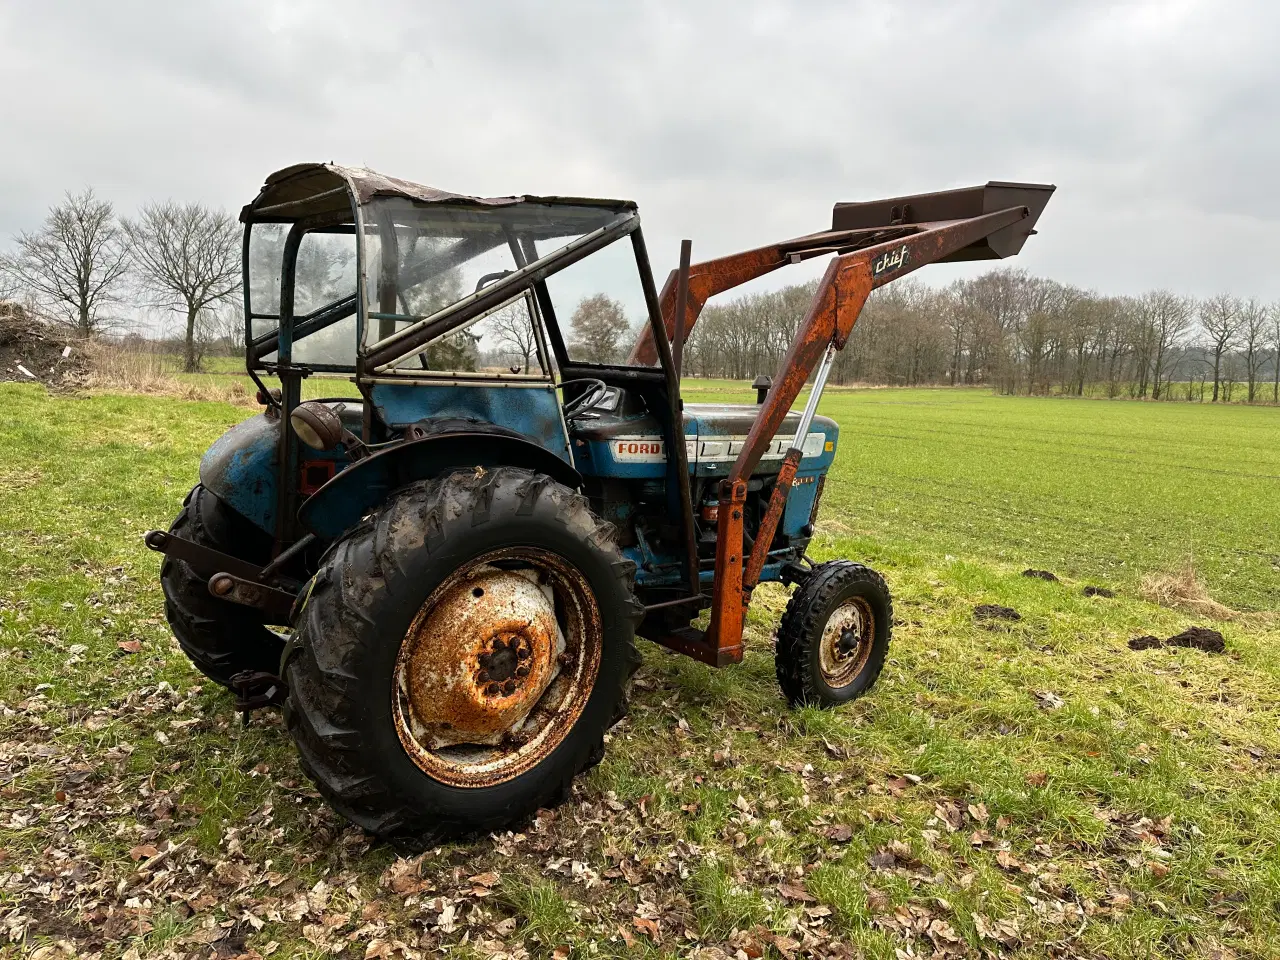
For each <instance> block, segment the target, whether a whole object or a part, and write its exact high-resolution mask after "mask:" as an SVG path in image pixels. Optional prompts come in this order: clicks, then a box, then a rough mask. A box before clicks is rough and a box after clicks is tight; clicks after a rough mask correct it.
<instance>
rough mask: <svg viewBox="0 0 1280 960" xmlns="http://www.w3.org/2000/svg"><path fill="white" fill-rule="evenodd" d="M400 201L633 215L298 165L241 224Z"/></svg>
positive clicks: (562, 200) (270, 182)
mask: <svg viewBox="0 0 1280 960" xmlns="http://www.w3.org/2000/svg"><path fill="white" fill-rule="evenodd" d="M379 197H399V198H401V199H405V200H411V201H413V203H415V204H424V205H426V204H449V205H453V206H474V207H511V206H515V205H517V204H522V203H528V204H554V205H566V206H568V205H572V206H578V207H583V206H593V207H602V208H605V209H609V210H616V211H618V212H623V211H634V210H635V209H636V205H635V204H634V203H633V202H631V201H630V200H601V199H591V198H587V197H539V196H530V195H524V196H512V197H472V196H467V195H465V194H461V193H451V192H449V191H448V190H437V189H436V188H435V187H428V186H424V185H423V184H420V183H413V182H411V181H409V180H401V179H399V178H398V177H388V176H386V175H384V174H381V173H377V172H375V171H373V170H369V169H367V168H365V167H344V166H340V165H338V164H334V163H299V164H294V165H293V166H291V167H285V168H284V169H283V170H277V171H276V172H275V173H273V174H271V175H270V176H269V177H267V180H266V183H264V184H263V186H262V190H261V191H259V193H258V196H257V197H256V198H255V199H254V201H253V202H252V203H250V204H248V205H247V206H245V207H244V209H243V210H241V211H240V221H241V222H242V223H256V222H263V221H277V222H278V221H286V222H287V221H293V220H300V219H302V218H303V217H310V216H315V215H319V214H327V213H341V212H343V211H347V210H350V209H351V206H352V203H353V202H354V203H355V204H357V205H360V206H363V205H364V204H367V203H369V202H370V201H372V200H374V199H375V198H379Z"/></svg>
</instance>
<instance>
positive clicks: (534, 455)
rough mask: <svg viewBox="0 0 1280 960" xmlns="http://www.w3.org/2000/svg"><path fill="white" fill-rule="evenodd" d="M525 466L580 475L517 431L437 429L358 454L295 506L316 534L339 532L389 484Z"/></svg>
mask: <svg viewBox="0 0 1280 960" xmlns="http://www.w3.org/2000/svg"><path fill="white" fill-rule="evenodd" d="M500 466H507V467H527V468H529V469H530V470H537V471H538V472H539V473H545V474H547V475H548V476H549V477H551V479H553V480H555V481H556V482H557V483H563V484H564V485H565V486H567V487H574V488H577V487H580V486H581V485H582V475H581V474H579V473H578V471H577V470H575V469H574V468H573V467H571V466H569V464H567V463H565V462H564V460H562V459H561V458H560V457H558V456H556V455H555V454H554V453H552V452H551V451H549V450H548V449H547V448H546V447H543V446H540V445H539V444H536V443H533V442H531V441H529V440H525V439H523V438H522V437H516V436H509V435H505V434H501V433H491V432H481V431H455V432H449V433H437V434H433V435H431V436H428V437H423V438H422V439H420V440H410V441H407V442H405V443H400V444H396V445H395V446H394V447H388V448H387V449H385V450H382V451H380V452H379V453H375V454H374V455H373V456H371V457H369V458H368V459H365V460H358V461H357V462H355V463H353V464H352V465H351V466H349V467H347V468H346V469H345V470H343V471H342V472H341V473H339V474H338V475H337V476H335V477H334V478H333V479H332V480H330V481H329V482H328V483H326V484H325V485H324V486H323V487H321V488H320V489H319V490H317V491H316V492H315V493H314V494H313V495H312V496H311V497H309V498H308V499H307V501H306V502H305V503H303V504H302V507H301V508H300V509H299V510H298V519H299V520H301V521H302V525H303V526H304V527H306V528H307V529H308V530H310V531H311V532H313V533H315V534H316V535H317V536H320V537H325V538H328V539H332V538H334V537H339V536H341V535H342V534H343V532H345V531H346V530H349V529H350V528H351V527H354V526H355V525H356V524H357V523H359V522H360V518H361V517H363V516H364V515H365V514H367V513H368V512H369V511H370V510H372V509H373V508H374V507H376V506H378V504H380V503H382V502H383V501H384V500H386V498H387V497H388V496H389V495H390V494H391V493H392V492H393V491H395V490H398V489H400V488H401V487H403V486H406V485H407V484H410V483H413V482H414V481H415V480H428V479H430V478H431V477H435V476H439V475H440V474H442V473H444V472H445V471H447V470H454V469H467V468H470V467H500Z"/></svg>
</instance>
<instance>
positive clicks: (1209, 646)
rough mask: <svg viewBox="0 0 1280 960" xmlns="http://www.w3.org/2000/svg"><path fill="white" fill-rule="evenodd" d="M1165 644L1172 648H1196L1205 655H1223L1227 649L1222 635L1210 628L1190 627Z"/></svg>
mask: <svg viewBox="0 0 1280 960" xmlns="http://www.w3.org/2000/svg"><path fill="white" fill-rule="evenodd" d="M1165 642H1166V643H1168V644H1169V646H1171V647H1194V648H1195V649H1197V650H1203V651H1204V652H1205V653H1222V652H1223V651H1224V650H1226V649H1227V642H1226V641H1225V640H1224V639H1223V638H1222V634H1220V633H1219V632H1218V631H1217V630H1212V629H1210V628H1209V627H1188V628H1187V629H1186V630H1183V631H1182V632H1181V633H1179V634H1177V635H1176V636H1172V637H1170V638H1169V639H1168V640H1167V641H1165Z"/></svg>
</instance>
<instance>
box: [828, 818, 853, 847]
mask: <svg viewBox="0 0 1280 960" xmlns="http://www.w3.org/2000/svg"><path fill="white" fill-rule="evenodd" d="M822 835H823V836H824V837H826V838H827V839H828V840H831V841H832V842H834V843H848V842H849V841H850V840H852V839H853V827H851V826H849V825H848V824H844V823H836V824H832V825H831V826H829V827H823V829H822Z"/></svg>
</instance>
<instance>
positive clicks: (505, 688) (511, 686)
mask: <svg viewBox="0 0 1280 960" xmlns="http://www.w3.org/2000/svg"><path fill="white" fill-rule="evenodd" d="M502 692H503V693H506V694H512V693H515V692H516V682H515V681H514V680H508V681H507V682H506V683H504V684H503V685H502Z"/></svg>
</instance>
